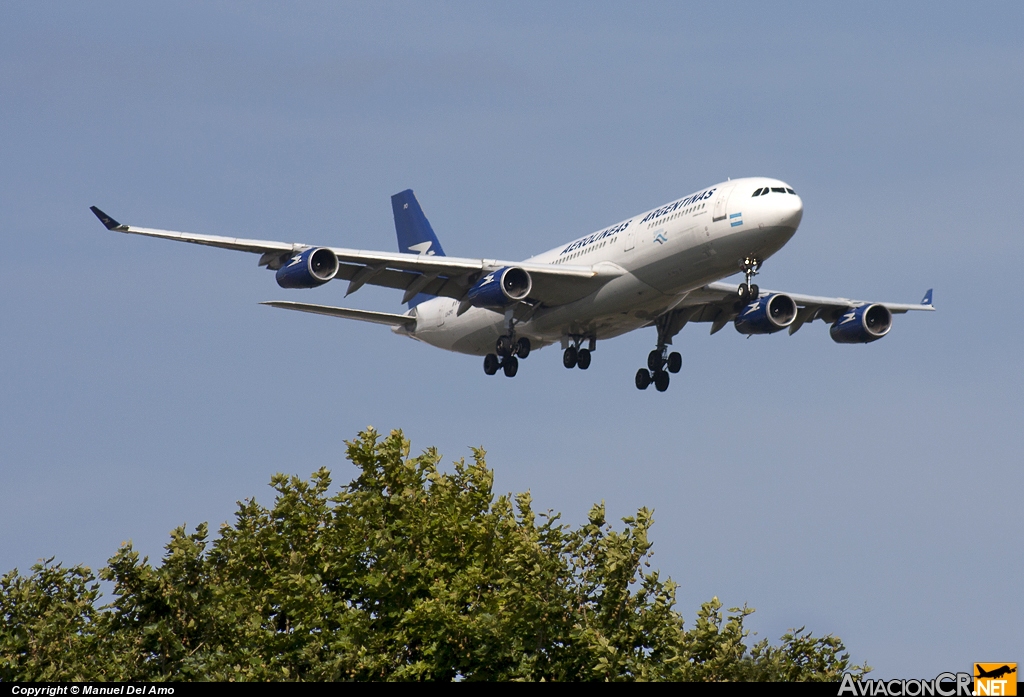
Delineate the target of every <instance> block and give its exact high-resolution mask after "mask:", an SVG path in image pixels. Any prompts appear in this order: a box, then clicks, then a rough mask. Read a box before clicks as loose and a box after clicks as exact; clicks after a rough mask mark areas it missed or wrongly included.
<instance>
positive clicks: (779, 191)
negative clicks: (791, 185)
mask: <svg viewBox="0 0 1024 697" xmlns="http://www.w3.org/2000/svg"><path fill="white" fill-rule="evenodd" d="M772 191H774V192H775V193H777V194H784V193H786V190H785V189H784V188H782V187H781V186H773V187H772Z"/></svg>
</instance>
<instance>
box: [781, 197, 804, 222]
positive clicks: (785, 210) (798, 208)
mask: <svg viewBox="0 0 1024 697" xmlns="http://www.w3.org/2000/svg"><path fill="white" fill-rule="evenodd" d="M777 212H778V215H779V225H781V226H783V227H789V228H793V229H794V230H796V228H797V226H798V225H800V220H801V218H803V217H804V202H803V201H801V200H800V197H799V196H797V195H795V194H787V195H786V196H785V197H782V198H780V199H779V200H778V208H777Z"/></svg>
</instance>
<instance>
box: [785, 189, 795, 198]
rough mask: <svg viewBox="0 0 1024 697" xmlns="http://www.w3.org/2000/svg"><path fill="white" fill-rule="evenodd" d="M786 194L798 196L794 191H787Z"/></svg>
mask: <svg viewBox="0 0 1024 697" xmlns="http://www.w3.org/2000/svg"><path fill="white" fill-rule="evenodd" d="M786 193H787V194H793V195H794V196H796V192H795V191H793V190H792V189H786Z"/></svg>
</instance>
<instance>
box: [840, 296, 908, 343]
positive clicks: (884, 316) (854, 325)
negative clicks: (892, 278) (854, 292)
mask: <svg viewBox="0 0 1024 697" xmlns="http://www.w3.org/2000/svg"><path fill="white" fill-rule="evenodd" d="M890 329H892V313H891V312H889V308H887V307H886V306H885V305H861V306H860V307H851V308H850V309H849V310H847V311H846V312H844V313H843V314H842V315H840V317H839V319H837V320H836V321H835V323H834V324H833V325H832V326H831V328H829V330H828V333H829V334H831V335H832V341H834V342H836V343H837V344H866V343H869V342H871V341H877V340H878V339H881V338H882V337H883V336H885V335H886V334H888V333H889V330H890Z"/></svg>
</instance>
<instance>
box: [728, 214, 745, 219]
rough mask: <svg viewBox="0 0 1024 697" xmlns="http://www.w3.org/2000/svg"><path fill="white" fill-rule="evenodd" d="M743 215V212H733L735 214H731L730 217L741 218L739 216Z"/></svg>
mask: <svg viewBox="0 0 1024 697" xmlns="http://www.w3.org/2000/svg"><path fill="white" fill-rule="evenodd" d="M741 215H743V214H742V213H733V214H732V215H730V216H729V217H730V218H739V217H740V216H741Z"/></svg>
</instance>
